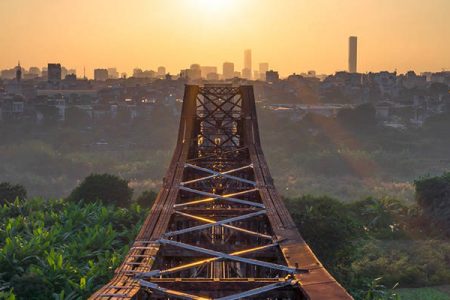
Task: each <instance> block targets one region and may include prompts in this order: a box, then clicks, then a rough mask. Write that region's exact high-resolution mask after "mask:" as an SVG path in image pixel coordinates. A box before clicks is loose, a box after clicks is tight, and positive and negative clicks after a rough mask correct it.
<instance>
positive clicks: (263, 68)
mask: <svg viewBox="0 0 450 300" xmlns="http://www.w3.org/2000/svg"><path fill="white" fill-rule="evenodd" d="M267 71H269V64H268V63H260V64H259V79H261V80H266V72H267Z"/></svg>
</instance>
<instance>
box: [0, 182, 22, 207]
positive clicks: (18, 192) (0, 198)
mask: <svg viewBox="0 0 450 300" xmlns="http://www.w3.org/2000/svg"><path fill="white" fill-rule="evenodd" d="M26 197H27V190H26V189H25V187H23V186H22V185H20V184H16V185H13V184H10V183H9V182H2V183H0V204H4V203H5V202H13V201H14V200H16V198H19V199H20V200H23V199H25V198H26Z"/></svg>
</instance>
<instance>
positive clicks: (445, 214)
mask: <svg viewBox="0 0 450 300" xmlns="http://www.w3.org/2000/svg"><path fill="white" fill-rule="evenodd" d="M414 185H415V187H416V200H417V203H418V205H419V206H420V207H421V208H422V210H423V217H424V218H425V219H427V221H428V222H427V223H428V224H430V225H431V226H433V225H436V226H435V227H437V228H440V229H442V230H443V231H444V232H445V233H446V234H450V172H447V173H444V174H443V175H442V176H436V177H425V178H422V179H419V180H416V181H414Z"/></svg>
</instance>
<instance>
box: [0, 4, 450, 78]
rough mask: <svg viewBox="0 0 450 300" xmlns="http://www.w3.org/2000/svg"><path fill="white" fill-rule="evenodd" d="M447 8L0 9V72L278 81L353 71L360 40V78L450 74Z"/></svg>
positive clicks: (200, 6)
mask: <svg viewBox="0 0 450 300" xmlns="http://www.w3.org/2000/svg"><path fill="white" fill-rule="evenodd" d="M449 11H450V1H447V0H431V1H419V0H398V1H390V0H365V1H360V0H345V1H341V0H330V1H324V0H319V1H306V0H301V1H300V0H284V1H277V2H274V1H269V0H244V1H237V0H184V1H181V0H166V1H157V0H131V1H126V2H125V1H115V2H111V1H106V0H98V1H87V0H80V1H77V2H73V1H68V0H61V1H45V2H43V1H31V0H14V1H12V0H2V1H1V2H0V26H1V27H2V31H1V33H0V44H1V45H2V55H1V57H0V68H12V67H14V66H15V65H16V64H17V61H18V60H20V61H21V62H22V65H24V66H27V67H29V66H38V67H43V66H46V65H47V63H48V62H61V63H62V64H63V65H64V66H66V67H68V68H74V69H76V70H77V73H78V74H82V73H83V68H84V67H85V68H86V75H87V76H88V77H93V69H95V68H107V67H116V68H117V69H118V70H119V71H120V72H127V73H128V74H132V70H133V69H134V68H136V67H140V68H143V69H153V70H155V69H156V68H157V67H158V66H160V65H164V66H165V67H166V69H167V71H168V72H170V73H171V74H176V73H179V71H180V70H181V69H186V68H188V67H189V66H190V64H192V63H198V64H201V65H213V66H217V67H219V68H221V66H222V63H223V62H225V61H231V62H234V63H235V64H236V69H238V70H241V69H242V67H243V55H242V53H243V50H244V49H246V48H250V49H252V50H253V63H254V65H255V66H256V65H257V64H258V63H259V62H269V63H270V66H271V68H272V67H273V68H274V69H276V70H278V71H279V72H280V74H281V75H288V74H292V73H294V72H297V73H298V72H302V71H307V70H316V71H317V72H318V73H327V74H331V73H334V72H335V71H339V70H346V69H347V51H348V36H351V35H355V36H358V71H359V72H368V71H380V70H389V71H394V70H398V71H399V72H406V71H408V70H415V71H416V72H424V71H441V70H442V69H448V68H449V67H450V55H449V53H450V41H449V39H448V38H445V37H448V36H450V19H449V18H448V12H449Z"/></svg>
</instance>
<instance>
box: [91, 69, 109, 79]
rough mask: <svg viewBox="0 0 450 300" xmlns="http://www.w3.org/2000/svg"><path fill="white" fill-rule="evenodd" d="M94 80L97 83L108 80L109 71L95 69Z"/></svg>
mask: <svg viewBox="0 0 450 300" xmlns="http://www.w3.org/2000/svg"><path fill="white" fill-rule="evenodd" d="M94 80H95V81H106V80H108V70H107V69H95V70H94Z"/></svg>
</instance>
